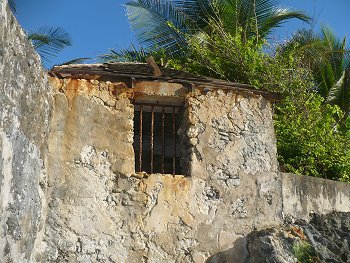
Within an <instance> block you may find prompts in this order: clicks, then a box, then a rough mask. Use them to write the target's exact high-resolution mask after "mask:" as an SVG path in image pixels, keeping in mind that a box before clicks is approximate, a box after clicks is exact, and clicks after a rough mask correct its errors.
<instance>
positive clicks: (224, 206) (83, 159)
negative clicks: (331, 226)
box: [0, 0, 350, 263]
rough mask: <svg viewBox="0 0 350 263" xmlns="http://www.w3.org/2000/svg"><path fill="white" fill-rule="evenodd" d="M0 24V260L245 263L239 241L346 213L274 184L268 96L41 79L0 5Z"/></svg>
mask: <svg viewBox="0 0 350 263" xmlns="http://www.w3.org/2000/svg"><path fill="white" fill-rule="evenodd" d="M0 21H1V23H0V39H1V41H0V105H1V108H0V215H1V216H0V262H198V263H199V262H224V261H225V260H226V261H227V262H253V261H249V258H250V256H251V250H250V246H248V245H247V239H246V236H247V234H249V233H250V232H251V231H253V230H261V229H265V228H267V227H272V226H278V225H280V224H283V223H284V222H285V221H286V219H287V218H289V219H306V220H308V219H309V214H310V212H311V211H312V212H313V213H316V214H325V213H329V212H332V211H333V210H337V211H343V212H350V206H349V203H350V187H349V185H348V184H343V183H340V182H331V181H328V180H322V179H316V178H309V177H304V176H295V175H290V174H283V173H280V172H279V170H278V163H277V159H276V142H275V134H274V130H273V105H272V104H273V101H274V100H276V99H278V95H277V94H274V93H268V92H264V91H260V90H256V89H254V88H252V87H250V86H248V85H244V84H237V83H229V82H226V81H222V80H213V79H207V78H203V77H198V76H194V75H191V74H187V73H183V72H179V71H174V70H169V69H164V68H159V67H158V66H157V65H156V64H155V63H153V62H152V61H150V62H149V64H128V63H116V64H96V65H69V66H59V67H54V68H53V69H52V70H51V71H50V72H48V73H47V72H46V71H45V70H43V69H42V68H41V65H40V60H39V57H38V55H37V54H36V53H35V52H34V50H33V49H32V47H31V45H30V44H29V43H28V42H27V40H26V36H25V34H24V33H23V31H22V30H21V29H20V27H19V26H18V24H17V22H16V20H15V18H14V16H13V15H12V14H11V13H10V11H9V9H8V6H7V1H6V0H3V1H1V2H0ZM222 252H225V253H222Z"/></svg>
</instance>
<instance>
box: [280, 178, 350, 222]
mask: <svg viewBox="0 0 350 263" xmlns="http://www.w3.org/2000/svg"><path fill="white" fill-rule="evenodd" d="M280 176H281V181H282V198H283V214H284V216H286V217H289V218H290V219H293V218H294V219H304V220H309V219H310V213H313V214H318V215H321V214H327V213H331V212H333V211H341V212H350V184H348V183H342V182H337V181H331V180H326V179H321V178H315V177H310V176H301V175H294V174H284V173H282V174H281V175H280Z"/></svg>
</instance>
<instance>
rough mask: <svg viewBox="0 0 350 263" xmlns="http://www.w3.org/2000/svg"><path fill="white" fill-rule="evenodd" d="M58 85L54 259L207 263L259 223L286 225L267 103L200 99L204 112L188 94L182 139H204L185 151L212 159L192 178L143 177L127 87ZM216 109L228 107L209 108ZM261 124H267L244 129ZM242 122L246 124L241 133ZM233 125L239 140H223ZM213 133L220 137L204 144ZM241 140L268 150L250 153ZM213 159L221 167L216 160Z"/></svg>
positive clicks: (49, 254) (50, 243)
mask: <svg viewBox="0 0 350 263" xmlns="http://www.w3.org/2000/svg"><path fill="white" fill-rule="evenodd" d="M52 83H53V84H54V86H55V87H56V88H55V95H54V100H55V106H54V115H53V122H52V133H51V135H50V139H49V156H48V159H49V165H48V166H49V167H48V170H49V171H50V173H49V174H50V178H49V185H50V186H51V187H50V199H49V208H50V209H49V212H48V217H47V222H46V230H45V236H44V240H43V242H44V246H43V259H45V261H46V262H56V261H59V262H61V261H79V262H96V261H99V262H204V261H205V260H206V259H207V258H208V257H209V256H210V255H212V254H215V253H216V252H218V251H221V250H223V249H226V248H229V247H230V246H231V245H232V244H233V242H234V241H235V240H236V239H239V238H241V237H242V236H244V235H245V234H247V233H249V232H250V231H251V230H253V229H254V228H259V229H260V228H262V227H266V226H269V225H271V224H276V223H279V222H280V217H279V216H278V215H279V213H280V211H281V200H280V197H279V193H280V188H281V185H280V182H279V180H278V176H277V173H276V168H277V165H276V156H275V151H276V150H275V148H274V140H273V139H274V137H273V126H272V115H271V113H269V114H267V113H268V112H269V111H271V108H270V107H271V106H270V105H269V103H268V102H267V101H266V100H265V99H262V98H260V97H256V98H249V97H239V98H237V97H236V95H235V94H233V93H229V94H225V93H221V92H216V93H212V94H207V95H203V97H199V100H201V104H202V107H203V108H201V107H199V106H198V105H197V104H196V102H195V99H189V100H188V104H187V106H186V110H185V112H186V113H184V114H185V116H184V123H183V126H182V128H181V130H180V131H179V133H181V134H182V138H183V139H182V140H183V141H184V142H185V141H189V140H190V139H193V138H197V137H199V138H200V140H199V141H198V142H196V143H192V144H188V145H187V144H186V147H187V149H185V152H187V153H188V154H189V155H191V156H194V157H193V158H198V159H197V160H198V162H199V161H201V160H202V161H203V160H204V161H207V160H208V161H207V163H204V164H198V166H197V168H195V167H194V166H193V167H191V170H190V173H189V174H187V175H189V176H188V177H185V176H181V175H178V176H172V175H161V174H153V175H150V176H149V177H148V178H136V177H135V176H133V173H134V152H133V148H132V136H133V105H132V104H131V103H130V101H129V99H128V96H129V94H128V92H129V91H128V89H125V87H124V86H123V85H122V84H121V83H120V84H118V83H110V82H102V81H100V82H99V81H95V80H79V79H63V80H59V79H52ZM116 86H117V91H116V90H115V87H116ZM111 90H114V92H113V93H111V92H110V91H111ZM191 96H192V95H191ZM211 98H216V99H218V100H219V101H220V103H221V104H220V105H217V103H218V102H217V100H216V99H211ZM248 104H251V106H250V108H251V109H249V106H248ZM216 106H218V107H220V110H218V111H211V110H210V109H213V108H215V107H216ZM264 109H265V111H266V112H262V113H260V114H256V115H255V112H259V111H261V110H262V111H264ZM247 111H249V112H250V111H254V114H253V113H251V114H250V115H249V114H247ZM205 112H207V113H205ZM230 113H231V114H232V116H231V117H230V118H231V119H225V116H226V115H227V114H230ZM205 114H206V115H205ZM265 115H266V116H265ZM234 119H237V120H239V122H238V121H237V122H236V121H235V120H234ZM255 122H256V123H257V124H258V125H257V126H259V128H257V129H256V130H253V131H251V133H249V132H248V133H244V131H245V130H244V129H249V127H248V126H254V123H255ZM189 123H190V124H191V125H189ZM235 123H238V124H237V125H239V126H242V129H243V130H238V128H237V130H235V129H236V128H234V127H236V126H235V125H236V124H235ZM225 125H231V126H230V127H232V130H233V131H232V135H230V136H232V138H231V137H229V138H227V142H225V143H224V144H221V143H216V142H220V140H221V136H222V135H221V134H219V132H222V131H223V130H225V129H224V128H222V127H223V126H225ZM186 126H187V127H186ZM198 127H199V128H198ZM220 127H221V128H220ZM244 127H245V128H244ZM201 129H202V130H201ZM242 131H243V132H242ZM201 136H202V137H203V138H201ZM268 136H272V137H271V138H269V140H270V142H267V140H268V139H267V138H268ZM226 137H227V136H226ZM245 137H247V138H250V139H247V141H249V140H250V141H249V144H248V143H246V144H244V140H246V138H245ZM256 137H257V138H256ZM209 138H210V140H212V141H213V143H212V144H209V145H210V146H209V147H207V148H206V149H204V147H206V145H207V144H208V140H209ZM265 139H266V141H265ZM114 142H115V143H114ZM233 144H237V145H241V146H240V148H242V149H243V150H244V151H245V152H247V153H248V152H249V151H254V149H256V150H257V151H261V153H260V154H259V155H257V156H256V157H254V158H255V159H252V158H247V159H244V158H243V157H242V154H241V153H240V152H238V151H235V150H234V148H233V146H232V145H233ZM186 147H185V148H186ZM258 149H263V150H258ZM208 151H210V152H208ZM263 151H264V152H263ZM184 154H186V153H184ZM196 154H197V155H196ZM186 158H188V157H187V156H186V155H184V157H183V159H184V160H186ZM213 158H214V159H213ZM266 158H268V159H266ZM192 160H193V161H195V160H194V159H192ZM220 160H224V161H223V162H220ZM215 162H219V163H220V165H218V166H217V167H214V166H213V165H210V164H213V163H215ZM196 165H197V164H196ZM248 166H249V167H251V168H250V169H245V167H248ZM253 166H254V167H253ZM203 167H204V168H203ZM220 169H221V172H220V171H219V170H220ZM220 173H221V176H219V174H220ZM248 175H249V176H248ZM242 251H243V250H242ZM240 257H241V256H240V254H236V255H234V258H236V260H239V258H240Z"/></svg>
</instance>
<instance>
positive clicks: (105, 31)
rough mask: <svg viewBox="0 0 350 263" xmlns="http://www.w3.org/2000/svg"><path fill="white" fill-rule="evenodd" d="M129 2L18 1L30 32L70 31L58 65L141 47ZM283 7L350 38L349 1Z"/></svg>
mask: <svg viewBox="0 0 350 263" xmlns="http://www.w3.org/2000/svg"><path fill="white" fill-rule="evenodd" d="M125 2H126V0H102V1H96V0H59V1H58V0H30V1H29V0H17V6H18V8H17V9H18V10H17V13H18V15H17V16H18V19H19V21H20V23H21V25H22V26H23V28H24V29H25V30H27V31H31V30H35V29H37V28H39V27H40V26H43V25H48V26H60V27H63V28H64V29H65V30H66V31H68V32H69V33H70V34H71V36H72V39H73V45H72V46H71V47H68V48H66V49H65V50H64V51H62V52H61V53H60V55H59V56H58V58H57V59H55V60H54V61H53V63H54V64H58V63H62V62H65V61H69V60H72V59H74V58H77V57H91V58H95V57H97V56H98V55H100V54H103V53H106V52H107V51H108V49H110V48H115V49H119V48H127V47H128V46H129V45H130V44H131V43H137V41H136V39H135V36H134V34H133V33H132V32H131V29H130V27H129V24H128V21H127V18H126V15H125V8H124V6H123V4H124V3H125ZM280 4H281V5H282V6H288V7H292V8H295V9H299V10H304V11H305V12H306V13H307V14H309V15H310V16H312V17H314V18H315V20H316V21H317V23H316V25H315V27H316V28H317V29H318V28H319V26H318V25H319V24H322V23H323V24H328V25H330V26H331V27H332V28H333V29H334V31H335V32H336V33H337V34H338V35H339V36H348V37H350V34H349V33H350V16H349V11H350V1H349V0H336V1H330V0H293V1H287V0H280ZM302 26H308V25H306V24H305V23H301V22H297V21H293V22H288V23H286V24H284V26H283V27H281V28H279V29H278V30H276V31H275V32H274V33H273V35H272V40H274V41H278V40H283V39H285V38H286V37H288V36H290V35H291V34H292V33H293V32H294V31H295V30H296V29H297V28H299V27H302Z"/></svg>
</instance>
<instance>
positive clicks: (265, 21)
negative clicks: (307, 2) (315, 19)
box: [258, 8, 310, 37]
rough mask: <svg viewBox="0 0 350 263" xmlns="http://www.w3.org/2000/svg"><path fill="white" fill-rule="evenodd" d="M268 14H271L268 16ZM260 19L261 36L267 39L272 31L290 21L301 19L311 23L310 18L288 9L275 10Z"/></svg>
mask: <svg viewBox="0 0 350 263" xmlns="http://www.w3.org/2000/svg"><path fill="white" fill-rule="evenodd" d="M267 14H269V15H268V16H267ZM267 14H266V13H265V14H262V16H260V17H258V25H259V35H260V36H261V37H265V36H267V35H269V33H271V30H272V29H273V28H276V27H280V26H281V25H282V24H283V23H285V22H287V21H288V20H290V19H299V20H301V21H304V22H310V17H309V16H307V15H306V14H305V13H303V12H301V11H291V10H289V9H287V8H274V9H272V10H271V11H268V12H267Z"/></svg>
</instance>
